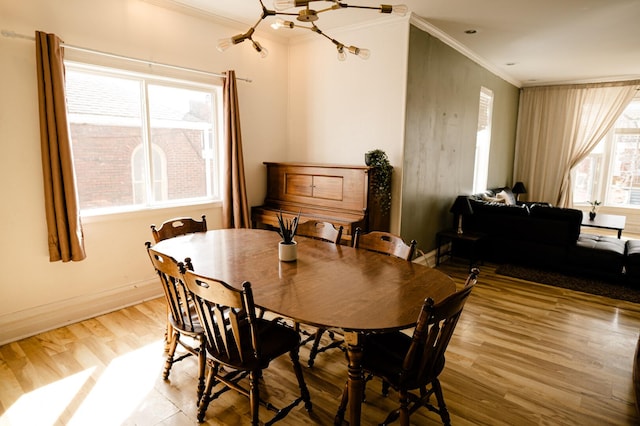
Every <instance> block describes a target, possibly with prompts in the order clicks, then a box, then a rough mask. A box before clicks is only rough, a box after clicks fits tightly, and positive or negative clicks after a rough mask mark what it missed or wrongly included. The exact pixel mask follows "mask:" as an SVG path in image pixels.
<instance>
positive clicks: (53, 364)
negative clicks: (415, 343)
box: [0, 261, 640, 426]
mask: <svg viewBox="0 0 640 426" xmlns="http://www.w3.org/2000/svg"><path fill="white" fill-rule="evenodd" d="M466 266H467V264H466V263H465V262H456V261H449V262H445V263H444V264H443V265H441V267H440V269H442V270H443V271H445V272H447V273H449V274H451V275H452V276H453V277H454V278H455V279H456V281H457V283H458V284H459V285H461V284H462V282H463V279H464V277H466V270H465V268H466ZM494 270H495V266H493V265H484V266H482V267H481V275H480V281H479V285H478V286H477V287H476V289H475V290H474V293H473V294H472V295H471V297H470V299H469V302H468V303H467V306H466V308H465V311H464V313H463V315H462V318H461V320H460V323H459V324H458V328H457V330H456V333H455V335H454V338H453V341H452V343H451V345H450V346H449V350H448V353H447V354H448V356H447V365H446V368H445V371H444V372H443V374H442V375H441V381H442V384H443V387H444V394H445V398H446V400H447V403H448V406H449V410H450V412H451V415H452V422H453V424H454V425H519V426H522V425H607V424H609V425H633V424H640V417H639V416H638V414H637V412H636V408H635V405H634V393H633V387H632V362H633V359H634V352H635V347H636V343H637V341H638V334H639V332H640V305H639V304H633V303H628V302H622V301H617V300H613V299H607V298H603V297H597V296H592V295H587V294H582V293H578V292H572V291H569V290H563V289H558V288H555V287H549V286H544V285H538V284H533V283H528V282H526V281H522V280H516V279H510V278H506V277H503V276H499V275H496V274H495V273H494ZM380 308H382V307H371V309H380ZM164 316H165V307H164V302H163V300H161V299H156V300H152V301H149V302H146V303H142V304H140V305H137V306H133V307H130V308H126V309H122V310H120V311H117V312H113V313H110V314H108V315H103V316H100V317H97V318H94V319H90V320H87V321H83V322H81V323H78V324H73V325H70V326H67V327H63V328H60V329H57V330H53V331H50V332H47V333H43V334H40V335H38V336H35V337H32V338H28V339H24V340H21V341H18V342H14V343H11V344H8V345H5V346H2V347H0V425H89V424H90V425H121V424H125V425H193V424H196V420H195V419H196V407H195V383H196V380H195V371H196V368H195V362H194V360H193V359H188V360H185V361H183V362H181V363H178V364H176V365H175V366H174V368H173V370H172V373H171V377H170V380H169V381H163V380H162V379H161V371H162V366H163V340H162V339H163V332H164ZM307 356H308V348H302V349H301V360H302V361H303V362H305V363H306V360H307ZM304 372H305V377H306V380H307V383H308V385H309V387H310V390H311V397H312V401H313V404H314V409H313V412H312V414H308V413H307V412H306V411H305V410H304V409H303V408H302V407H297V408H296V409H295V410H294V411H293V412H292V413H291V414H289V416H288V417H287V418H285V420H283V421H282V422H280V423H279V424H283V425H300V424H317V425H328V424H332V420H333V416H334V413H335V410H336V407H337V405H338V398H339V396H340V393H341V389H342V386H343V384H344V381H345V377H346V366H345V360H344V355H343V354H342V353H341V352H340V351H336V350H334V351H332V352H329V353H325V354H322V355H320V356H319V357H318V359H317V360H316V364H315V366H314V367H313V368H311V369H309V368H306V367H305V369H304ZM264 382H265V383H267V385H268V387H267V388H265V389H268V391H267V390H265V392H264V394H265V395H267V396H268V398H269V399H270V400H271V401H275V402H277V401H278V400H282V399H283V398H284V399H287V398H289V397H291V396H292V395H293V394H292V392H295V390H296V385H295V379H294V376H293V373H292V372H291V369H290V362H289V360H288V359H287V357H283V358H282V359H279V360H277V361H276V362H275V363H274V364H272V366H271V368H269V369H268V370H267V371H266V372H265V374H264ZM379 389H380V387H379V382H377V381H376V382H371V383H370V384H369V385H368V387H367V402H366V403H365V405H364V406H363V417H364V419H363V424H367V425H370V424H377V422H378V421H381V420H382V419H383V418H384V416H385V414H386V410H387V409H390V408H391V407H392V406H393V405H394V404H395V397H396V395H395V394H393V393H391V394H390V396H389V397H388V398H383V397H381V396H380V392H379ZM267 392H268V394H267ZM248 410H249V405H248V402H247V401H246V399H245V398H244V397H241V396H240V395H238V394H237V393H235V392H232V391H230V392H227V393H225V394H224V395H223V396H222V397H221V398H219V399H218V400H216V401H214V402H213V403H212V404H211V406H210V407H209V410H208V412H207V416H206V424H210V425H219V424H225V425H226V424H231V425H236V424H247V423H248V419H249V416H248V414H247V413H248ZM261 410H262V408H261ZM270 415H271V412H268V411H266V410H264V411H261V416H262V418H265V419H266V418H268V417H269V416H270ZM412 423H413V424H417V425H426V424H439V418H438V417H437V416H436V415H434V414H433V413H429V412H428V411H426V410H422V411H421V412H420V413H417V414H416V415H414V416H412Z"/></svg>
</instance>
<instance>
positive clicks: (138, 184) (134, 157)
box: [131, 144, 168, 204]
mask: <svg viewBox="0 0 640 426" xmlns="http://www.w3.org/2000/svg"><path fill="white" fill-rule="evenodd" d="M151 147H152V148H151V149H152V155H151V158H152V160H151V162H152V164H151V165H149V164H147V162H146V155H145V153H144V147H143V146H142V144H140V145H138V146H137V147H136V148H135V149H134V150H133V153H132V154H131V178H132V179H131V180H132V183H133V203H134V204H147V203H148V200H150V199H153V197H154V196H155V201H164V200H167V198H168V197H167V194H168V190H167V156H166V155H165V153H164V152H163V151H162V149H160V148H159V147H158V146H157V145H155V144H152V145H151ZM148 167H151V173H148V172H147V168H148ZM146 176H152V179H153V182H151V185H147V184H146V182H145V178H146ZM151 188H153V194H150V193H147V190H148V189H151Z"/></svg>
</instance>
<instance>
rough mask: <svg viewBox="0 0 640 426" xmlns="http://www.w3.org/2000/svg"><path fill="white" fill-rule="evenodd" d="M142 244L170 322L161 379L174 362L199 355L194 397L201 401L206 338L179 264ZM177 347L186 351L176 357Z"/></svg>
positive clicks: (149, 244)
mask: <svg viewBox="0 0 640 426" xmlns="http://www.w3.org/2000/svg"><path fill="white" fill-rule="evenodd" d="M145 245H146V247H147V253H148V254H149V258H150V259H151V263H152V264H153V267H154V268H155V270H156V272H157V274H158V277H159V278H160V284H162V290H163V292H164V296H165V300H166V302H167V324H169V325H170V327H168V329H167V332H168V333H169V334H168V335H167V336H165V339H166V341H167V347H166V352H167V359H166V361H165V366H164V372H163V374H162V378H163V379H164V380H167V379H168V378H169V374H170V372H171V367H172V366H173V364H174V363H176V362H178V361H181V360H183V359H184V358H186V357H188V356H191V355H194V356H196V357H198V389H197V400H198V401H200V398H201V397H202V393H203V392H204V373H205V337H204V330H203V328H202V326H201V325H200V321H199V320H198V315H197V313H196V311H195V308H194V306H193V303H192V300H191V295H190V294H191V293H190V292H189V291H188V290H187V287H186V285H185V283H184V281H183V280H182V270H181V263H178V262H177V261H176V260H175V259H174V258H172V257H170V256H166V255H163V254H161V253H158V252H157V251H155V250H153V248H151V243H150V242H146V243H145ZM194 343H195V344H194ZM178 346H180V347H182V348H183V349H184V350H186V352H185V353H184V354H183V355H180V356H178V357H176V349H177V348H178Z"/></svg>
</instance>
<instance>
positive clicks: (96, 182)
mask: <svg viewBox="0 0 640 426" xmlns="http://www.w3.org/2000/svg"><path fill="white" fill-rule="evenodd" d="M65 66H66V90H67V105H68V115H69V125H70V129H71V141H72V147H73V162H74V168H75V171H76V177H77V184H78V195H79V199H80V208H81V211H82V214H102V213H110V212H121V211H131V210H141V209H146V208H152V207H162V206H170V205H178V204H189V203H198V202H204V201H212V200H217V199H219V185H218V183H219V177H218V175H219V167H218V158H219V155H218V154H217V153H218V149H217V147H218V140H219V138H220V135H219V134H220V129H219V126H218V124H217V117H218V114H219V111H220V109H221V106H220V105H219V103H220V102H221V96H220V92H221V88H220V87H219V86H214V85H206V84H202V83H195V82H190V81H185V80H179V79H170V78H163V77H159V76H156V75H146V74H141V73H133V72H126V71H122V70H117V69H113V68H105V67H97V66H89V65H84V64H77V63H69V62H67V63H66V64H65Z"/></svg>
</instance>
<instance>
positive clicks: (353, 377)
mask: <svg viewBox="0 0 640 426" xmlns="http://www.w3.org/2000/svg"><path fill="white" fill-rule="evenodd" d="M361 339H362V336H360V333H356V332H353V331H352V332H348V333H345V342H346V343H347V359H348V360H349V366H348V375H347V389H348V390H349V425H350V426H358V425H360V413H361V410H362V396H363V395H362V394H363V387H364V378H363V375H362V341H361Z"/></svg>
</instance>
